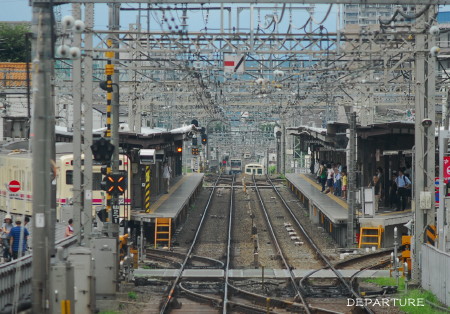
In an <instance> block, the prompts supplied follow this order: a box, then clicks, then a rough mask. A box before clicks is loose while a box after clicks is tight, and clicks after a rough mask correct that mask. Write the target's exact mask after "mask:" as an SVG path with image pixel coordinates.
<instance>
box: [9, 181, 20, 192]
mask: <svg viewBox="0 0 450 314" xmlns="http://www.w3.org/2000/svg"><path fill="white" fill-rule="evenodd" d="M8 189H9V191H10V192H13V193H15V192H19V190H20V182H19V181H17V180H12V181H10V182H9V184H8Z"/></svg>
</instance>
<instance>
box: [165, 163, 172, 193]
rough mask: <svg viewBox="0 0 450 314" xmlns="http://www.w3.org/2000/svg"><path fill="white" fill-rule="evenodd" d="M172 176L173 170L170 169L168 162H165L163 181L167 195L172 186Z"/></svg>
mask: <svg viewBox="0 0 450 314" xmlns="http://www.w3.org/2000/svg"><path fill="white" fill-rule="evenodd" d="M171 174H172V169H170V166H169V165H168V163H167V161H165V162H164V166H163V181H164V188H165V189H166V191H165V192H164V193H165V194H167V193H169V185H170V175H171Z"/></svg>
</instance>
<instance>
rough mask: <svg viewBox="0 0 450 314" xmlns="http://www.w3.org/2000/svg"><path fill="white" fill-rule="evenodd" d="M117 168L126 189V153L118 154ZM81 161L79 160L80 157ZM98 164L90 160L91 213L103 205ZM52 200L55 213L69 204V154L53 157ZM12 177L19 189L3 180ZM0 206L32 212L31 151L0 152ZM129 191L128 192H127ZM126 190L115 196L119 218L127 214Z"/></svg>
mask: <svg viewBox="0 0 450 314" xmlns="http://www.w3.org/2000/svg"><path fill="white" fill-rule="evenodd" d="M119 163H120V166H119V170H121V171H126V172H127V173H128V191H129V186H130V181H131V180H130V171H129V169H130V165H129V159H128V157H127V156H126V155H120V162H119ZM82 164H83V160H82ZM101 166H102V165H101V164H99V163H98V162H96V161H93V166H92V194H91V196H92V205H93V213H94V211H95V210H94V208H95V206H101V205H105V203H106V192H104V191H103V190H101V181H102V179H103V176H102V174H101ZM56 169H57V172H56V201H57V208H56V211H57V217H58V219H59V217H60V214H61V206H64V205H71V204H72V201H73V191H72V189H73V155H72V154H65V153H63V154H57V157H56ZM13 180H16V181H19V183H20V190H19V191H18V192H16V193H11V192H9V190H8V187H7V184H8V182H11V181H13ZM0 182H1V183H3V184H1V185H0V210H2V211H5V212H7V211H9V212H10V213H11V214H25V215H33V210H32V206H33V202H32V201H33V195H32V158H31V154H29V153H28V152H24V151H12V152H9V153H7V154H5V153H2V154H0ZM128 193H129V192H128ZM128 193H127V192H125V194H124V195H122V196H121V197H120V199H119V202H120V204H121V206H120V219H127V220H129V218H130V210H128V207H129V206H126V205H129V204H130V198H128V197H127V195H128Z"/></svg>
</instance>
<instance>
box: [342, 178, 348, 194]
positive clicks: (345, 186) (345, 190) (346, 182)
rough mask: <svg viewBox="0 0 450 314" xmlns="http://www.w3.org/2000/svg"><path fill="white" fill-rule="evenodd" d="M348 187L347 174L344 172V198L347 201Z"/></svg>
mask: <svg viewBox="0 0 450 314" xmlns="http://www.w3.org/2000/svg"><path fill="white" fill-rule="evenodd" d="M347 185H348V178H347V172H346V171H342V198H343V199H344V200H346V199H347Z"/></svg>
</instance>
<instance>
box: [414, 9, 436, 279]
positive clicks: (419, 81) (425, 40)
mask: <svg viewBox="0 0 450 314" xmlns="http://www.w3.org/2000/svg"><path fill="white" fill-rule="evenodd" d="M424 8H425V6H417V8H416V9H417V11H419V12H420V11H421V10H423V9H424ZM435 10H436V7H435V6H434V5H432V6H430V7H429V8H428V10H427V11H426V12H425V13H424V14H422V15H421V16H420V17H418V18H417V19H416V25H415V28H416V36H415V40H416V46H415V48H416V51H415V56H416V58H415V72H416V73H415V79H416V81H415V95H416V97H415V110H416V120H415V174H414V176H415V177H414V182H413V183H414V204H413V205H412V206H413V212H414V229H413V245H412V282H414V283H415V284H418V283H420V277H421V272H420V267H419V264H420V256H421V246H422V244H423V242H424V230H425V227H426V226H427V225H428V224H431V225H434V216H435V210H434V206H431V207H433V208H421V206H420V204H421V202H420V199H421V197H427V196H428V197H431V194H434V185H435V183H434V178H435V134H434V132H435V121H434V120H435V117H436V111H435V85H436V84H435V65H436V60H435V56H431V57H430V49H431V47H433V46H434V44H435V38H434V36H429V35H428V29H429V27H430V26H432V19H433V17H434V13H435ZM421 193H422V195H421ZM422 203H423V204H425V203H426V202H422Z"/></svg>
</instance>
